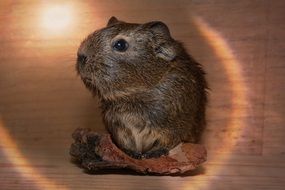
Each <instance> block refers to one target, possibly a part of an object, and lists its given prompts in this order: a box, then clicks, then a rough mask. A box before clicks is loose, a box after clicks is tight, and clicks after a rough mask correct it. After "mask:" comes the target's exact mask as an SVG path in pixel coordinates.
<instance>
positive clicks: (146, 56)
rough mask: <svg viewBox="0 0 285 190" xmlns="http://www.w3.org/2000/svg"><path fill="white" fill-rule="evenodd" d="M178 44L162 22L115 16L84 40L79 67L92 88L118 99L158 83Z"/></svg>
mask: <svg viewBox="0 0 285 190" xmlns="http://www.w3.org/2000/svg"><path fill="white" fill-rule="evenodd" d="M178 47H179V43H177V42H176V41H175V40H173V39H172V37H171V35H170V32H169V29H168V27H167V26H166V25H165V24H164V23H162V22H160V21H153V22H149V23H145V24H133V23H126V22H123V21H119V20H117V19H116V18H115V17H112V18H110V20H109V21H108V24H107V26H106V27H105V28H102V29H100V30H97V31H95V32H94V33H92V34H90V35H89V36H88V37H87V38H86V39H85V40H84V41H83V42H82V43H81V45H80V47H79V49H78V53H77V56H78V58H77V64H76V68H77V71H78V73H79V74H80V76H81V78H82V80H83V82H84V83H85V85H86V86H87V87H88V88H89V89H90V90H93V91H94V90H96V92H98V93H99V95H100V96H101V97H103V98H106V99H108V98H115V97H116V96H123V95H124V94H128V93H135V92H136V91H137V90H142V89H144V88H148V87H150V86H152V85H155V84H156V83H157V82H158V81H159V80H160V79H161V77H162V76H163V75H164V74H165V72H167V70H168V69H169V67H170V66H171V62H172V61H173V60H174V59H175V57H176V55H177V51H178V50H177V48H178Z"/></svg>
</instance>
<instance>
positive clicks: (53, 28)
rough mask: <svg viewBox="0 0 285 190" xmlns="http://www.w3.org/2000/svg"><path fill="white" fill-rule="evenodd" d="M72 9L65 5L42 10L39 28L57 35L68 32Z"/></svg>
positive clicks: (72, 14)
mask: <svg viewBox="0 0 285 190" xmlns="http://www.w3.org/2000/svg"><path fill="white" fill-rule="evenodd" d="M73 16H74V13H73V9H72V7H71V6H67V5H56V6H49V7H46V8H45V9H44V10H42V17H41V21H40V22H41V26H42V28H43V29H45V30H48V31H49V32H53V33H59V32H63V31H66V30H68V28H69V27H70V26H71V24H72V20H73Z"/></svg>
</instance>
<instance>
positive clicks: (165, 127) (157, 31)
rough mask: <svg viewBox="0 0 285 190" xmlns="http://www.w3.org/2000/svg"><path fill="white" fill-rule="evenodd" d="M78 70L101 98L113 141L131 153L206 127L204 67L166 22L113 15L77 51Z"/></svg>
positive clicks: (144, 152) (185, 138)
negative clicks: (125, 19) (131, 20)
mask: <svg viewBox="0 0 285 190" xmlns="http://www.w3.org/2000/svg"><path fill="white" fill-rule="evenodd" d="M76 69H77V71H78V73H79V75H80V77H81V79H82V81H83V83H84V84H85V85H86V87H87V88H88V89H89V90H90V91H92V93H93V94H96V95H98V97H99V99H100V101H101V108H102V114H103V120H104V123H105V125H106V128H107V130H108V131H109V133H110V134H111V137H112V140H113V142H114V143H115V144H116V145H117V146H118V147H119V148H120V149H121V150H123V151H124V152H126V153H127V154H129V155H130V156H132V157H135V158H151V157H159V156H161V155H165V154H167V153H168V151H169V150H170V149H172V148H174V147H175V146H177V145H178V144H179V143H181V142H193V143H196V142H197V141H199V139H200V137H201V134H202V131H203V129H204V127H205V107H206V102H207V93H206V91H207V82H206V80H205V72H204V71H203V69H202V67H201V65H200V64H199V63H197V62H196V61H195V60H194V59H193V58H192V57H191V56H190V55H189V54H188V53H187V52H186V50H185V48H184V47H183V45H182V44H181V43H180V42H178V41H176V40H174V39H173V38H172V36H171V34H170V31H169V29H168V27H167V26H166V24H164V23H163V22H160V21H153V22H148V23H144V24H135V23H127V22H123V21H120V20H118V19H117V18H115V17H111V18H110V19H109V21H108V23H107V26H106V27H105V28H102V29H100V30H97V31H95V32H93V33H91V34H90V35H89V36H88V37H87V38H86V39H85V40H83V42H82V43H81V45H80V47H79V49H78V52H77V63H76Z"/></svg>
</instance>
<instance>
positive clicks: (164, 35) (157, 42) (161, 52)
mask: <svg viewBox="0 0 285 190" xmlns="http://www.w3.org/2000/svg"><path fill="white" fill-rule="evenodd" d="M145 27H147V28H148V29H149V30H150V31H151V32H152V33H153V35H154V36H153V40H154V44H153V49H154V53H155V54H156V56H157V57H160V58H162V59H164V60H166V61H172V60H173V59H174V58H175V56H176V51H175V48H174V46H173V39H172V38H171V35H170V32H169V29H168V27H167V26H166V24H164V23H163V22H160V21H154V22H149V23H146V24H145Z"/></svg>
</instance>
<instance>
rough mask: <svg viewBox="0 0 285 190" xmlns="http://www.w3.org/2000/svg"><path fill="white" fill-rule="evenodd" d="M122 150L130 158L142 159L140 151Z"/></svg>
mask: <svg viewBox="0 0 285 190" xmlns="http://www.w3.org/2000/svg"><path fill="white" fill-rule="evenodd" d="M123 151H124V152H125V153H126V154H127V155H129V156H130V157H132V158H135V159H142V153H140V152H135V151H131V150H127V149H124V150H123Z"/></svg>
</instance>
